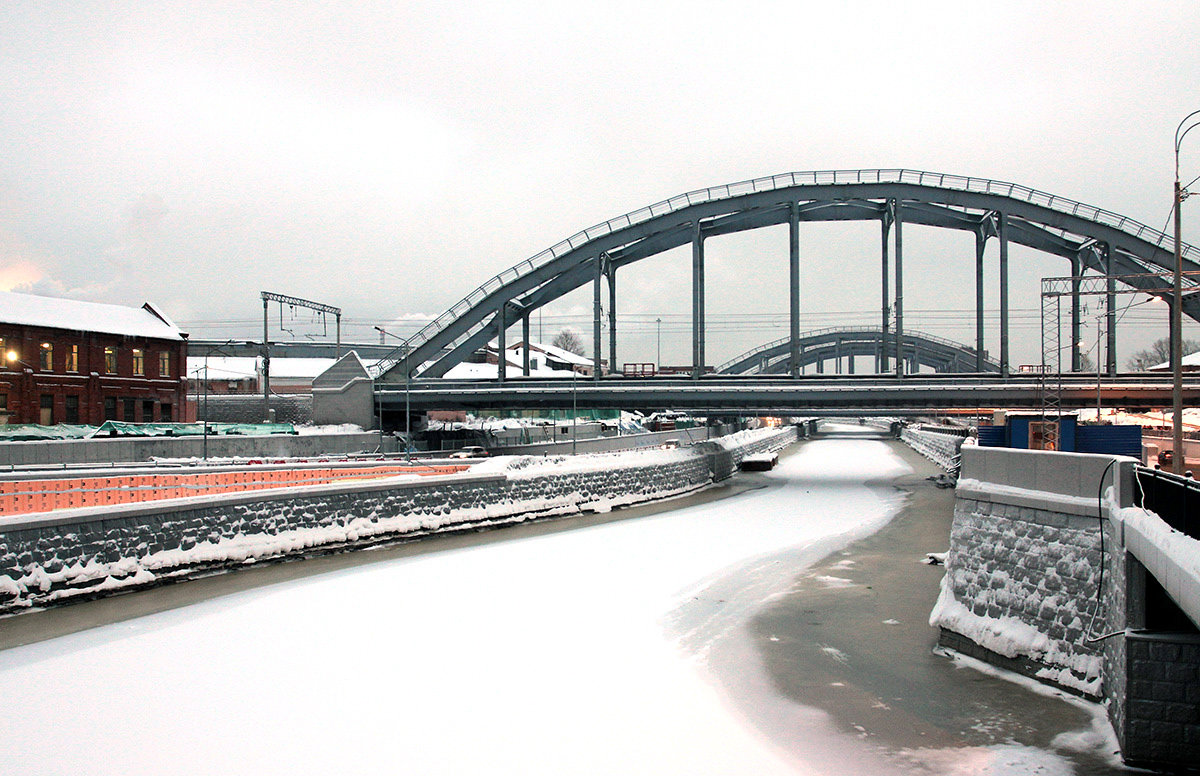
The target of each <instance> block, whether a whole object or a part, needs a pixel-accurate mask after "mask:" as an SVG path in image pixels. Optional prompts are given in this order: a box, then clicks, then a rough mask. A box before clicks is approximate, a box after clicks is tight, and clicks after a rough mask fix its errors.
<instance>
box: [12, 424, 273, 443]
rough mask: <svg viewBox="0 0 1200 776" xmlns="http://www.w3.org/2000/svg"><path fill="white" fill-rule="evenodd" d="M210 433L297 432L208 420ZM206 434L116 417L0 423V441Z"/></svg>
mask: <svg viewBox="0 0 1200 776" xmlns="http://www.w3.org/2000/svg"><path fill="white" fill-rule="evenodd" d="M208 433H209V434H211V435H214V436H232V435H241V436H263V435H267V434H295V433H296V429H295V427H294V426H292V424H291V423H209V424H208ZM203 434H204V424H202V423H122V422H120V421H117V420H107V421H105V422H104V424H103V425H102V426H100V427H96V426H77V425H68V424H66V423H59V424H57V425H54V426H39V425H37V424H35V423H18V424H14V425H11V426H10V425H4V426H0V442H34V441H39V440H55V439H90V438H92V437H151V436H153V437H160V436H201V435H203Z"/></svg>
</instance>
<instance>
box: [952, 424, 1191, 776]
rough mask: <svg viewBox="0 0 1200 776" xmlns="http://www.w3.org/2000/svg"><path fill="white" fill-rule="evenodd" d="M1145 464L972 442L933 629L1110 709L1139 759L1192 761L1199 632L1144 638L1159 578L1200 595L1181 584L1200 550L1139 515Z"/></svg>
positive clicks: (1181, 595) (1131, 754) (1179, 593)
mask: <svg viewBox="0 0 1200 776" xmlns="http://www.w3.org/2000/svg"><path fill="white" fill-rule="evenodd" d="M1134 463H1135V462H1134V461H1133V460H1131V459H1123V458H1117V457H1113V456H1104V455H1087V454H1079V453H1044V452H1038V451H1028V450H1009V449H1003V448H979V447H973V446H966V447H964V448H963V449H962V469H961V472H960V477H959V481H958V490H957V500H956V503H955V510H954V522H953V527H952V529H951V536H950V551H949V553H948V554H947V557H946V576H945V577H944V579H943V581H942V590H941V595H940V596H939V599H938V602H937V604H936V606H935V607H934V610H933V612H932V613H931V615H930V624H932V625H936V626H939V627H940V629H941V635H940V642H941V644H943V645H944V646H947V647H949V648H952V649H955V650H957V651H959V652H962V653H965V654H968V655H972V656H974V657H978V658H980V659H982V660H985V661H988V662H991V663H993V664H997V665H1000V666H1002V667H1005V668H1008V669H1010V670H1014V671H1017V672H1018V673H1022V674H1025V675H1027V676H1031V677H1034V678H1037V679H1039V680H1042V681H1045V682H1048V683H1051V684H1054V685H1057V686H1060V687H1063V688H1065V689H1068V690H1070V691H1072V692H1076V693H1079V694H1082V695H1084V696H1087V697H1091V698H1094V699H1097V700H1101V699H1102V700H1104V701H1105V702H1106V706H1107V710H1108V716H1109V720H1110V721H1111V722H1112V724H1113V728H1114V730H1115V731H1116V734H1117V739H1118V741H1119V742H1120V746H1121V751H1122V754H1123V756H1124V757H1125V759H1126V760H1127V761H1128V762H1129V763H1130V764H1138V765H1149V766H1153V767H1168V768H1174V767H1178V766H1180V765H1182V764H1189V763H1190V764H1193V765H1194V764H1195V763H1196V762H1200V635H1197V634H1196V633H1195V631H1194V629H1193V631H1192V632H1191V633H1162V632H1154V631H1148V630H1145V627H1146V623H1145V612H1146V600H1145V590H1146V586H1147V585H1148V584H1154V582H1153V581H1150V582H1148V581H1147V580H1148V579H1149V577H1148V572H1147V569H1149V570H1150V571H1153V573H1154V575H1155V579H1161V580H1164V582H1163V584H1164V585H1166V586H1168V587H1171V586H1175V587H1178V588H1179V589H1178V590H1174V591H1173V592H1172V595H1173V596H1176V598H1177V600H1179V601H1180V602H1181V605H1184V604H1183V603H1182V602H1185V601H1189V600H1191V599H1190V596H1194V595H1197V594H1198V593H1197V592H1196V590H1197V580H1196V579H1192V578H1191V577H1188V579H1189V580H1190V581H1185V580H1183V579H1182V578H1183V577H1186V576H1188V575H1187V574H1186V573H1184V572H1185V571H1186V569H1187V568H1192V567H1194V566H1195V563H1194V559H1195V558H1196V557H1200V542H1197V541H1196V540H1194V539H1189V538H1188V537H1184V536H1183V535H1182V534H1180V533H1178V532H1176V531H1172V530H1171V529H1170V528H1169V527H1167V526H1166V524H1165V523H1164V522H1163V521H1162V520H1161V518H1159V517H1158V516H1157V515H1154V514H1153V513H1149V512H1146V511H1145V510H1142V509H1138V508H1135V507H1132V506H1131V504H1132V502H1133V494H1134V488H1135V485H1134V482H1133V467H1134ZM1146 537H1155V539H1156V541H1154V542H1148V541H1147V539H1146ZM1189 559H1192V560H1189ZM1188 563H1192V566H1187V564H1188ZM1143 564H1146V565H1143ZM1194 576H1196V575H1195V574H1193V575H1192V577H1194ZM1185 608H1186V609H1188V610H1189V611H1190V608H1189V607H1187V606H1185ZM1191 608H1194V607H1191ZM1189 616H1190V617H1192V618H1193V621H1195V620H1194V617H1195V615H1191V614H1190V615H1189Z"/></svg>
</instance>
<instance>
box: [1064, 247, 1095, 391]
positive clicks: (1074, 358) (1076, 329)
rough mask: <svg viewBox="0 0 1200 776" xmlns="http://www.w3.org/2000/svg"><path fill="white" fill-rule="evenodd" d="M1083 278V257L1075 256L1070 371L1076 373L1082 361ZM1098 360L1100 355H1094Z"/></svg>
mask: <svg viewBox="0 0 1200 776" xmlns="http://www.w3.org/2000/svg"><path fill="white" fill-rule="evenodd" d="M1082 276H1083V255H1082V254H1078V253H1077V254H1075V256H1074V257H1073V258H1072V259H1071V371H1072V372H1078V371H1079V370H1080V366H1081V364H1082V361H1083V359H1082V358H1081V356H1082V351H1081V350H1080V348H1081V347H1082V345H1083V340H1082V339H1080V338H1081V336H1082V334H1081V330H1080V321H1079V283H1080V278H1081V277H1082ZM1096 358H1097V359H1099V358H1100V354H1099V353H1097V354H1096Z"/></svg>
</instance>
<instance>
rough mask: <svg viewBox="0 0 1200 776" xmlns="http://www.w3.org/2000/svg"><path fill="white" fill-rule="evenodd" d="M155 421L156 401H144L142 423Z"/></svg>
mask: <svg viewBox="0 0 1200 776" xmlns="http://www.w3.org/2000/svg"><path fill="white" fill-rule="evenodd" d="M153 421H154V399H142V422H143V423H151V422H153Z"/></svg>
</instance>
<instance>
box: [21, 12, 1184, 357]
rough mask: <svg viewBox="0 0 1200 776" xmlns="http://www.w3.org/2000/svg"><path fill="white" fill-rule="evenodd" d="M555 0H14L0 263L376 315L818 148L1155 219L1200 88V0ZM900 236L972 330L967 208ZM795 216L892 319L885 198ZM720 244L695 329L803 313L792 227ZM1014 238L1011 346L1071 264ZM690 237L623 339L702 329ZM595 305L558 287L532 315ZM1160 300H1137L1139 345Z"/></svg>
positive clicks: (225, 314) (557, 320) (916, 314)
mask: <svg viewBox="0 0 1200 776" xmlns="http://www.w3.org/2000/svg"><path fill="white" fill-rule="evenodd" d="M548 5H549V6H550V7H549V8H548V7H547V6H548ZM560 5H562V6H564V7H561V8H557V9H556V8H554V7H553V6H554V4H546V3H518V2H504V3H495V4H478V3H471V2H465V3H440V2H439V3H345V4H332V3H331V4H319V3H313V2H279V1H273V2H251V1H248V0H239V2H193V3H164V2H162V0H158V1H157V2H147V3H135V2H120V1H117V2H113V0H103V1H98V2H88V1H86V0H72V2H63V3H55V4H49V3H34V2H24V1H21V0H9V1H8V2H5V3H3V4H0V105H2V106H3V110H0V288H5V289H13V290H24V291H33V292H35V293H42V294H47V295H56V296H67V297H71V298H75V299H85V300H93V301H111V302H117V303H127V304H140V303H141V302H142V301H145V300H152V301H154V302H155V303H157V304H159V305H160V306H162V307H163V308H164V309H165V310H166V311H168V313H169V314H171V315H172V316H173V317H174V318H176V319H177V321H179V322H180V323H181V325H182V326H183V327H184V328H185V329H186V330H188V331H190V332H191V333H192V335H193V336H195V337H221V338H225V337H235V336H243V337H244V336H261V323H255V322H256V321H259V320H260V316H261V310H262V308H261V303H260V302H259V300H258V292H259V291H260V290H263V289H265V290H270V291H275V292H279V293H285V294H291V295H295V296H300V297H304V298H308V299H313V300H316V301H320V302H324V303H327V304H331V305H336V306H339V307H342V308H343V310H344V315H345V325H344V330H345V334H346V337H347V338H349V339H358V340H366V341H370V340H374V339H375V337H376V336H377V335H376V333H375V332H374V331H372V330H371V328H370V327H371V326H372V325H374V324H384V325H387V326H389V328H390V329H391V330H394V331H396V332H397V333H398V334H407V333H409V332H411V331H412V330H414V324H412V323H410V322H411V321H415V320H418V319H419V318H421V317H422V316H429V315H436V314H438V313H440V312H441V311H443V310H444V309H446V308H447V307H449V306H450V305H451V304H453V303H454V302H456V301H457V300H458V299H459V298H461V297H463V296H465V295H466V294H467V293H468V292H469V291H471V290H472V289H473V288H474V287H475V286H477V285H479V284H480V283H482V282H484V281H485V280H486V279H487V278H488V277H490V276H491V275H493V274H495V273H497V272H499V271H501V270H503V269H505V268H507V267H509V266H512V265H513V264H516V263H517V262H519V261H521V260H523V259H525V258H527V257H529V256H532V255H534V254H536V253H538V252H539V251H541V250H542V249H544V248H546V247H549V246H550V245H552V244H554V243H556V242H558V241H559V240H561V239H563V238H565V237H567V236H569V235H571V234H573V233H575V232H577V231H579V230H581V229H583V228H585V227H587V226H590V225H592V224H595V223H598V222H601V221H604V220H606V219H608V218H610V217H613V216H616V215H620V214H622V213H625V212H628V211H631V210H635V209H637V208H639V207H642V206H644V205H647V204H650V203H652V202H657V201H659V200H663V199H666V198H669V197H671V196H673V195H675V194H679V193H681V192H684V191H688V190H692V189H697V188H703V187H706V186H711V185H717V184H722V183H728V182H732V181H737V180H743V179H747V178H753V177H757V176H765V175H771V174H774V173H781V172H789V171H796V170H814V169H856V168H876V167H889V168H891V167H908V168H915V169H924V170H933V171H939V172H949V173H960V174H967V175H974V176H980V177H987V178H994V179H1000V180H1006V181H1013V182H1016V183H1020V184H1024V185H1027V186H1031V187H1034V188H1037V189H1041V190H1044V191H1048V192H1051V193H1054V194H1059V195H1062V196H1065V197H1070V198H1073V199H1076V200H1080V201H1083V202H1086V203H1089V204H1094V205H1097V206H1100V207H1104V208H1107V209H1109V210H1113V211H1116V212H1119V213H1122V214H1125V215H1128V216H1130V217H1133V218H1136V219H1138V220H1140V221H1143V222H1145V223H1148V224H1150V225H1151V226H1154V227H1156V228H1163V227H1164V225H1165V223H1166V218H1167V215H1168V211H1169V208H1170V202H1171V182H1172V173H1173V171H1172V152H1171V146H1172V136H1173V133H1174V131H1175V127H1176V125H1177V124H1178V122H1179V121H1180V119H1182V118H1183V116H1185V115H1186V114H1187V113H1189V112H1191V111H1193V110H1196V109H1197V108H1200V67H1197V62H1200V58H1198V57H1200V54H1198V52H1197V44H1198V42H1200V6H1197V4H1196V3H1195V2H1194V0H1186V1H1184V2H1149V3H1129V2H1121V3H1116V2H1078V3H1076V2H1053V3H1046V2H1044V1H1043V2H1031V3H1017V2H1005V3H994V4H989V7H987V8H981V7H980V5H981V4H974V3H962V2H956V3H946V4H934V3H907V2H887V3H804V2H780V3H754V2H738V3H728V4H725V3H699V2H693V3H679V4H676V3H648V2H644V0H643V2H636V3H602V2H597V3H587V4H575V3H572V4H560ZM1188 140H1189V143H1190V145H1186V144H1185V153H1184V156H1183V175H1184V178H1185V181H1184V182H1185V183H1186V182H1187V180H1189V179H1191V178H1193V177H1196V176H1197V175H1200V136H1196V137H1191V136H1190V137H1189V138H1188ZM1197 202H1200V200H1197V199H1194V200H1192V201H1190V202H1189V203H1187V205H1185V217H1184V227H1185V229H1184V234H1185V239H1187V240H1188V241H1189V242H1192V243H1195V242H1197V239H1196V238H1198V237H1200V228H1197V225H1198V224H1200V209H1198V208H1197V206H1196V203H1197ZM1189 210H1190V212H1188V211H1189ZM905 238H906V239H905V248H906V271H905V278H906V300H905V303H906V309H907V311H908V318H907V321H906V323H907V325H906V328H911V329H918V330H925V331H929V332H930V333H934V334H938V335H939V336H949V337H954V338H957V339H960V340H963V341H967V342H970V341H972V340H973V333H972V329H971V322H972V321H973V319H974V314H973V311H972V310H971V306H972V304H973V286H972V285H971V284H972V283H973V277H974V270H973V248H972V242H971V238H970V236H969V235H964V234H957V233H946V232H943V231H941V230H932V229H919V228H915V227H913V228H911V229H910V230H909V231H906V233H905ZM801 241H802V253H803V255H804V281H803V282H804V300H803V302H802V304H803V307H804V311H805V320H804V326H805V328H817V327H820V326H827V325H834V324H837V323H854V324H861V323H869V322H874V321H876V320H877V318H878V314H879V313H878V307H879V300H878V293H879V290H878V279H877V278H878V269H877V254H878V224H877V223H869V224H868V223H864V224H852V225H840V226H833V225H814V226H808V225H806V226H805V227H803V234H802V237H801ZM991 250H992V252H993V253H994V251H995V248H994V246H993V248H992V249H991ZM708 256H709V257H710V259H709V260H710V264H709V270H708V304H709V309H710V314H711V316H712V323H713V327H712V328H713V333H712V334H710V337H709V343H710V344H709V355H710V359H709V360H710V361H712V362H719V361H721V360H724V358H727V357H730V356H733V355H735V354H736V353H737V352H740V351H741V350H742V349H745V348H746V347H749V346H751V345H754V344H756V343H757V342H765V341H767V340H770V339H775V338H777V337H780V336H783V335H784V334H786V327H787V324H786V311H787V300H786V290H785V288H786V285H785V284H786V263H787V262H786V258H787V236H786V227H784V228H775V229H769V230H759V231H758V232H754V233H747V234H743V235H740V236H731V237H726V238H718V239H714V240H711V241H710V242H709V243H708ZM1013 261H1014V283H1015V287H1014V291H1013V294H1014V297H1013V307H1014V325H1015V328H1014V340H1015V341H1014V348H1015V351H1016V352H1015V357H1014V361H1017V362H1024V361H1030V360H1036V359H1037V331H1038V329H1037V326H1036V313H1035V312H1034V311H1035V310H1036V307H1037V296H1036V293H1037V279H1038V278H1040V277H1042V276H1046V275H1065V274H1068V269H1067V265H1066V263H1065V262H1063V261H1062V260H1056V259H1048V258H1046V257H1044V256H1041V255H1039V254H1035V253H1032V252H1028V251H1021V250H1014V252H1013ZM689 262H690V253H688V252H687V250H686V249H685V250H683V251H676V252H672V253H671V254H668V255H664V256H662V257H657V258H655V259H651V260H648V261H646V262H642V264H641V265H638V267H637V268H636V269H631V270H630V271H628V272H627V273H625V274H623V275H622V276H621V277H620V278H619V282H620V285H621V288H620V296H619V298H618V309H619V312H620V313H621V316H622V317H621V322H620V324H619V331H621V340H620V343H621V351H622V352H621V353H620V354H619V356H618V358H619V360H622V361H626V360H627V361H639V360H646V361H653V360H654V359H655V345H656V341H655V334H656V326H655V323H654V319H655V318H656V317H661V318H662V319H663V324H662V331H663V334H662V347H663V351H664V352H663V360H664V361H667V362H670V361H676V362H687V361H688V360H689V359H690V345H689V344H688V338H687V334H686V331H687V328H688V323H687V321H688V314H689V311H690V301H689V299H690V297H689V289H690V281H689V275H688V273H689ZM989 262H991V265H994V255H990V257H989ZM989 296H991V297H993V298H994V296H995V288H994V283H993V287H992V288H991V289H990V291H989ZM1124 303H1125V302H1123V303H1122V304H1124ZM588 305H590V292H585V293H583V294H576V295H574V296H572V297H570V298H568V299H565V300H563V301H562V302H560V303H558V304H556V305H554V306H551V307H548V308H547V309H546V310H545V312H544V319H543V321H542V327H543V330H544V331H545V336H546V338H547V339H549V337H550V335H551V333H552V331H556V330H557V329H558V328H561V327H562V326H563V325H570V324H572V323H574V325H577V326H579V325H581V324H582V322H583V318H573V317H572V316H578V315H580V314H583V313H586V311H587V309H588ZM1022 311H1028V312H1022ZM277 312H278V311H277V310H276V311H273V313H272V315H275V314H276V313H277ZM1165 321H1166V315H1165V312H1163V313H1162V314H1159V313H1157V312H1155V311H1154V310H1153V308H1152V307H1150V306H1143V307H1140V308H1136V309H1132V310H1130V311H1129V312H1128V313H1127V316H1126V317H1125V318H1124V319H1123V321H1122V338H1123V344H1122V347H1121V352H1120V358H1121V360H1122V361H1124V359H1125V357H1126V356H1127V355H1129V353H1130V349H1131V348H1132V347H1134V345H1137V346H1141V345H1143V344H1144V343H1145V342H1148V341H1149V340H1152V339H1155V338H1157V337H1159V336H1165V335H1166V323H1165ZM393 322H395V323H393ZM285 323H286V324H287V325H288V326H289V328H291V329H293V330H296V331H298V332H300V333H301V334H302V333H313V332H314V331H315V332H316V333H320V331H321V327H320V326H319V325H317V324H316V322H315V321H313V320H311V318H309V317H307V316H298V317H296V318H295V319H293V320H287V321H285ZM583 325H585V326H586V324H583ZM331 328H332V327H331ZM517 331H519V329H517V330H514V333H515V332H517ZM1195 331H1196V329H1195V327H1193V328H1192V330H1191V331H1190V332H1189V335H1190V336H1195ZM276 334H278V336H279V338H287V335H286V333H283V332H280V331H279V329H278V328H276ZM276 334H273V335H272V336H273V337H275V336H276ZM1086 336H1094V335H1086ZM988 340H989V347H991V348H993V349H995V337H994V333H993V334H989V337H988ZM1125 342H1128V343H1129V344H1128V346H1126V345H1125V344H1124V343H1125Z"/></svg>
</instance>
